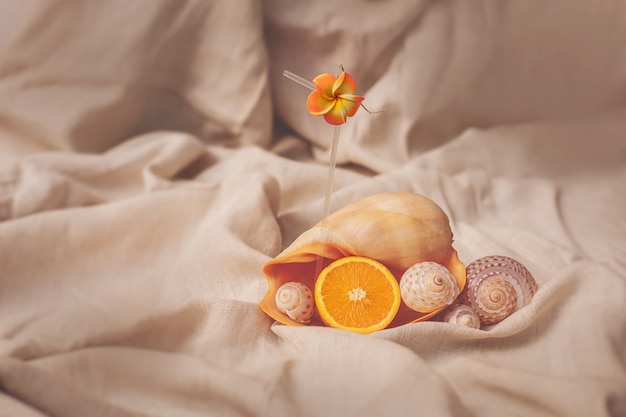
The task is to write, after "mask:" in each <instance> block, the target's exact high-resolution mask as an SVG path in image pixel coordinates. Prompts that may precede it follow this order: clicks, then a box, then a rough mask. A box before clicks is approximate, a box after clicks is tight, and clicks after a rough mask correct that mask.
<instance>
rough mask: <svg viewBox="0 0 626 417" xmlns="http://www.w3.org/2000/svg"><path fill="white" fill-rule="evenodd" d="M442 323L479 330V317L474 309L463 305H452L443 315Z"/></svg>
mask: <svg viewBox="0 0 626 417" xmlns="http://www.w3.org/2000/svg"><path fill="white" fill-rule="evenodd" d="M443 321H445V322H447V323H454V324H459V325H461V326H465V327H470V328H472V329H480V317H479V316H478V314H477V313H476V312H475V311H474V309H473V308H472V307H470V306H468V305H465V304H453V305H451V306H450V307H449V308H448V309H446V312H445V313H444V315H443Z"/></svg>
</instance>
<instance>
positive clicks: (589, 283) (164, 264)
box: [0, 0, 626, 417]
mask: <svg viewBox="0 0 626 417" xmlns="http://www.w3.org/2000/svg"><path fill="white" fill-rule="evenodd" d="M244 3H245V4H244ZM0 21H1V23H2V24H0V152H1V153H0V220H1V222H0V388H1V390H0V415H2V416H4V415H6V416H17V417H41V416H54V417H59V416H63V417H74V416H87V415H89V416H181V417H184V416H190V417H191V416H207V415H219V416H244V415H245V416H249V415H257V416H321V415H323V416H357V415H358V416H381V415H389V416H396V415H418V414H419V415H433V416H435V415H436V416H517V415H519V416H530V415H532V416H555V415H558V416H585V417H587V416H620V415H626V310H625V309H624V303H625V301H626V273H624V268H625V267H626V262H624V259H625V258H626V245H625V243H626V217H625V213H626V196H625V194H624V184H626V91H625V90H624V86H625V85H626V62H625V60H626V55H625V54H624V51H625V50H626V36H624V35H626V33H625V32H626V9H625V8H624V5H623V4H622V3H621V2H619V1H614V2H613V1H609V0H602V1H598V2H594V4H593V5H590V3H589V2H587V1H583V0H580V1H571V0H568V1H565V0H563V1H558V0H551V1H547V2H515V3H514V2H487V1H484V2H461V1H459V2H444V1H439V2H427V1H424V2H417V1H416V2H404V1H400V0H397V1H389V2H357V1H353V2H334V1H318V2H298V3H296V2H278V1H265V2H263V4H262V5H261V4H260V3H258V2H253V1H252V0H250V1H245V2H241V1H239V2H231V1H229V0H214V1H179V0H176V1H174V0H171V1H167V0H158V1H156V0H145V1H134V2H123V1H120V2H117V1H107V2H97V1H86V2H66V1H61V0H43V1H39V2H19V3H18V2H12V1H8V0H7V1H3V2H0ZM581 28H584V30H582V29H581ZM268 57H269V59H268ZM340 63H341V64H343V65H344V66H345V67H346V69H347V70H348V71H350V72H351V73H353V74H354V76H355V78H356V79H357V82H358V83H359V86H358V90H357V91H358V92H359V93H360V94H363V95H364V96H366V101H365V103H366V105H367V106H368V107H369V108H371V109H373V110H375V109H378V108H382V107H386V106H390V107H391V108H390V110H388V111H387V112H385V113H382V114H376V115H369V114H367V113H366V112H364V111H360V112H358V113H357V115H356V116H355V117H354V118H352V119H350V120H349V122H348V123H347V124H346V125H345V126H343V127H342V129H341V143H340V149H339V159H340V166H339V167H338V169H337V172H336V178H335V192H334V194H333V200H332V209H333V210H334V209H337V208H338V207H341V206H342V205H344V204H346V203H348V202H351V201H354V200H356V199H358V198H361V197H364V196H367V195H371V194H374V193H378V192H384V191H414V192H419V193H421V194H424V195H426V196H428V197H430V198H431V199H433V200H435V201H436V202H437V203H438V204H440V205H441V207H442V208H443V209H444V210H445V211H446V213H448V215H449V216H450V219H451V225H452V228H453V232H454V235H455V247H456V248H457V250H458V251H459V255H460V257H461V259H462V260H463V261H464V262H466V263H468V262H470V261H471V260H473V259H475V258H477V257H479V256H483V255H488V254H503V255H509V256H512V257H514V258H516V259H518V260H520V261H521V262H523V263H524V264H525V265H526V266H527V267H528V268H529V269H530V270H531V271H532V273H533V274H534V276H535V278H536V279H537V281H538V283H539V292H538V293H537V294H536V296H535V298H534V299H533V301H532V303H531V304H530V305H529V306H527V307H526V308H524V309H523V310H520V311H519V312H516V313H515V314H514V315H512V316H511V317H509V318H507V319H506V320H505V321H503V322H502V323H500V324H498V325H495V326H493V327H491V328H489V329H485V330H472V329H464V328H459V327H456V326H452V325H447V324H444V323H441V322H438V321H429V322H424V323H417V324H413V325H406V326H402V327H398V328H393V329H386V330H384V331H381V332H378V333H375V334H371V335H365V336H364V335H358V334H353V333H350V332H344V331H339V330H335V329H330V328H324V327H286V326H283V325H279V324H276V323H274V322H273V320H271V319H270V318H269V317H267V316H265V315H264V314H263V313H262V312H261V311H260V310H259V308H258V305H257V303H258V302H259V301H260V299H261V298H262V297H263V295H264V294H265V290H266V282H265V278H264V277H263V274H262V272H261V266H262V264H263V263H264V262H266V261H267V260H269V259H271V257H273V256H275V255H276V254H278V252H279V251H280V250H281V248H283V247H284V246H286V245H288V244H289V243H290V242H291V241H293V240H294V239H295V238H296V237H297V236H298V235H299V234H300V233H302V232H303V231H304V230H306V229H307V228H308V227H310V226H312V225H313V224H314V223H316V222H317V221H318V220H319V219H320V216H321V214H322V207H323V195H324V186H325V181H326V175H327V166H326V161H327V158H328V151H327V148H328V142H329V140H330V137H331V135H332V128H331V127H329V126H328V125H326V124H324V122H323V121H322V120H321V118H315V117H313V116H310V115H309V114H308V113H307V112H306V109H305V108H304V102H305V98H306V94H307V91H306V89H304V88H303V87H300V86H298V85H297V84H295V83H293V82H291V81H289V80H287V79H285V78H284V77H282V76H281V73H282V71H283V70H284V69H289V70H291V71H293V72H296V73H298V74H300V75H302V76H305V77H307V78H312V77H313V76H315V75H317V74H318V73H321V72H336V68H337V65H338V64H340ZM270 90H271V95H270ZM272 106H274V108H275V115H276V118H275V120H272V114H273V111H272ZM272 126H273V127H274V129H273V133H272V130H271V129H272Z"/></svg>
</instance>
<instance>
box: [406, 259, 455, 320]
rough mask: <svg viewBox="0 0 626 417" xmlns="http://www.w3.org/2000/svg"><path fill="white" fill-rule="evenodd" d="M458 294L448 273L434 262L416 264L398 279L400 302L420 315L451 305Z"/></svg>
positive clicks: (453, 280) (452, 278)
mask: <svg viewBox="0 0 626 417" xmlns="http://www.w3.org/2000/svg"><path fill="white" fill-rule="evenodd" d="M459 292H460V290H459V286H458V284H457V282H456V279H455V278H454V277H453V276H452V274H450V271H448V270H447V269H446V268H445V267H444V266H443V265H440V264H438V263H436V262H419V263H416V264H415V265H413V266H412V267H410V268H409V269H407V270H406V272H405V273H404V274H403V275H402V277H401V278H400V296H401V297H402V301H404V304H406V305H407V306H408V307H409V308H410V309H411V310H415V311H417V312H420V313H430V312H432V311H435V310H437V309H440V308H441V307H445V306H448V305H450V304H452V303H453V302H454V300H456V298H457V297H458V295H459Z"/></svg>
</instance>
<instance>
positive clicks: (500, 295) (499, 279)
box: [461, 256, 537, 324]
mask: <svg viewBox="0 0 626 417" xmlns="http://www.w3.org/2000/svg"><path fill="white" fill-rule="evenodd" d="M536 291H537V283H536V282H535V279H534V278H533V276H532V275H531V273H530V272H529V271H528V269H526V268H525V267H524V265H522V264H521V263H519V262H518V261H516V260H515V259H512V258H509V257H506V256H485V257H483V258H480V259H477V260H475V261H473V262H472V263H471V264H469V265H468V266H467V286H466V288H465V290H464V291H463V293H462V294H461V299H462V302H463V303H464V304H467V305H469V306H471V307H472V309H474V311H476V313H477V314H478V315H479V316H480V321H481V323H483V324H495V323H498V322H500V321H502V320H504V319H505V318H506V317H508V316H509V315H511V314H512V313H513V312H514V311H516V310H519V309H520V308H522V307H524V306H525V305H527V304H528V303H530V300H531V299H532V297H533V295H534V294H535V292H536Z"/></svg>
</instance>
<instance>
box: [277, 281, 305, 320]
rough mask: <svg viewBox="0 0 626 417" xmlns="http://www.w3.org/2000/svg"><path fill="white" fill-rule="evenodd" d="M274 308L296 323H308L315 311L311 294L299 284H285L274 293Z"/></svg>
mask: <svg viewBox="0 0 626 417" xmlns="http://www.w3.org/2000/svg"><path fill="white" fill-rule="evenodd" d="M275 300H276V307H278V309H279V310H280V311H282V312H283V313H285V314H286V315H288V316H289V318H291V319H292V320H294V321H297V322H298V323H304V324H306V323H310V322H311V317H313V311H314V310H315V301H314V299H313V292H312V291H311V290H310V289H309V287H307V286H306V285H304V284H303V283H301V282H295V281H292V282H287V283H285V284H283V285H281V286H280V288H278V291H276V296H275Z"/></svg>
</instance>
